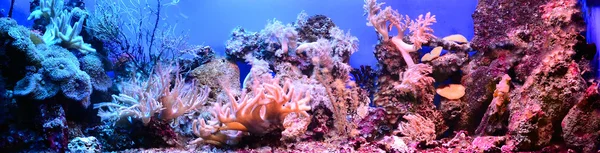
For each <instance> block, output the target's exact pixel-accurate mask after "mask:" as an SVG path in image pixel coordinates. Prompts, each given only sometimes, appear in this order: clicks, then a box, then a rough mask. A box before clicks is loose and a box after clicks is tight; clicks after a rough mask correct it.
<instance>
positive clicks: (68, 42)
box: [28, 0, 96, 54]
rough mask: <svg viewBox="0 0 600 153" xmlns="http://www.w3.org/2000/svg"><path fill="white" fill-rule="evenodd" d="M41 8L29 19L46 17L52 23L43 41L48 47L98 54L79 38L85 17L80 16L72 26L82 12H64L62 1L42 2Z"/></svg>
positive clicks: (48, 0) (79, 10)
mask: <svg viewBox="0 0 600 153" xmlns="http://www.w3.org/2000/svg"><path fill="white" fill-rule="evenodd" d="M40 3H41V5H40V8H39V9H38V10H36V11H33V12H31V14H30V15H29V18H28V19H30V20H31V19H39V18H41V17H45V18H46V19H48V20H50V21H51V23H50V24H48V25H47V26H46V32H45V33H44V36H43V39H42V40H43V41H44V43H46V44H47V45H54V44H60V45H61V46H63V47H65V48H74V49H78V50H79V51H81V52H82V53H84V54H86V53H88V52H96V50H95V49H94V48H92V47H91V45H90V44H87V43H85V42H83V38H82V37H81V36H79V33H81V29H82V27H83V22H84V20H85V17H86V16H85V15H83V16H80V17H79V20H78V21H77V22H75V24H73V26H71V19H72V18H73V15H74V14H75V13H80V12H82V10H81V9H79V8H77V7H76V8H73V10H71V11H67V10H63V9H64V8H63V5H62V4H63V3H64V2H63V1H62V0H41V1H40Z"/></svg>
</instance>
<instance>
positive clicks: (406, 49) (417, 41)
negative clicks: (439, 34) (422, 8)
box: [363, 0, 436, 67]
mask: <svg viewBox="0 0 600 153" xmlns="http://www.w3.org/2000/svg"><path fill="white" fill-rule="evenodd" d="M383 4H385V3H377V0H365V4H364V5H363V9H364V10H365V15H367V20H368V21H369V22H368V23H367V25H368V26H373V27H374V28H375V30H376V31H377V32H378V33H379V34H380V35H381V37H382V40H383V41H384V42H387V41H389V35H388V32H389V31H391V30H392V27H396V29H397V30H398V35H396V36H394V37H393V38H392V40H391V41H392V43H393V44H394V45H395V46H396V48H397V49H398V50H399V51H400V52H401V53H402V57H403V59H404V61H405V62H406V64H407V65H408V66H409V67H410V66H412V65H414V64H415V62H414V61H413V60H412V58H411V57H410V54H409V53H410V52H415V51H417V50H419V49H421V45H422V44H423V43H426V42H427V41H429V39H431V38H435V36H434V35H433V34H431V33H432V32H433V29H431V28H429V26H431V25H432V24H433V23H435V22H436V19H435V15H431V14H430V13H427V14H426V15H425V16H423V15H419V17H418V18H417V19H416V20H414V21H412V20H410V18H409V17H408V16H406V17H402V15H400V14H399V13H398V11H396V10H393V9H392V8H391V7H389V6H388V7H386V8H385V9H383V10H381V6H382V5H383ZM407 29H408V30H410V33H411V37H410V40H411V42H412V45H411V44H407V43H405V42H404V41H402V38H403V37H404V33H405V32H406V30H407Z"/></svg>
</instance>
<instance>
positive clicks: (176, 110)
mask: <svg viewBox="0 0 600 153" xmlns="http://www.w3.org/2000/svg"><path fill="white" fill-rule="evenodd" d="M174 70H175V67H163V66H159V67H157V69H156V72H155V74H154V75H153V76H151V77H150V78H149V79H148V80H147V81H139V80H138V79H133V80H130V81H129V82H124V83H122V85H121V92H122V94H120V95H118V96H115V95H113V99H114V100H113V103H111V102H104V103H99V104H95V105H94V108H96V109H100V110H99V112H98V116H100V117H101V118H102V120H108V121H116V120H119V119H120V118H122V117H129V116H133V117H134V118H139V119H141V120H142V121H143V122H144V124H148V122H149V121H150V118H152V117H154V114H155V113H157V112H160V114H159V117H160V118H161V119H163V120H171V119H174V118H176V117H179V116H181V115H183V114H185V113H188V112H190V111H192V110H196V109H198V108H199V107H201V106H202V105H203V104H204V101H205V100H206V98H207V97H208V93H209V91H210V89H209V88H208V87H203V88H197V87H196V85H195V84H196V83H195V82H192V83H191V84H190V85H186V84H185V82H184V79H183V78H182V76H181V75H179V74H177V75H176V76H175V80H172V78H171V72H174ZM171 82H174V84H171ZM171 86H173V87H172V88H171ZM115 102H116V103H115ZM102 108H106V109H102Z"/></svg>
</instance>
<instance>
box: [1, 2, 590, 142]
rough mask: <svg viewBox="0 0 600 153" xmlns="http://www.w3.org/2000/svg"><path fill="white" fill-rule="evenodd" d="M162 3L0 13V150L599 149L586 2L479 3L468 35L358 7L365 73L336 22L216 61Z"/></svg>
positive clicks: (232, 47) (274, 33)
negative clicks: (368, 61)
mask: <svg viewBox="0 0 600 153" xmlns="http://www.w3.org/2000/svg"><path fill="white" fill-rule="evenodd" d="M156 2H157V3H156V7H154V6H151V5H149V4H154V3H148V2H147V1H146V2H142V1H130V2H127V4H126V3H123V2H121V3H119V2H117V3H115V2H112V1H109V0H99V1H98V3H97V4H96V5H97V6H96V7H95V9H94V12H87V10H86V7H85V3H84V2H83V1H82V0H69V1H67V2H65V1H64V0H34V1H32V2H31V3H30V4H31V11H32V12H31V14H30V16H29V17H28V20H33V22H34V25H33V27H31V28H27V27H24V26H20V25H18V24H17V22H16V21H15V20H13V19H10V18H0V76H1V77H0V116H1V117H0V140H5V141H0V150H2V151H5V152H107V151H108V152H598V149H600V148H599V145H600V132H599V131H600V115H599V113H598V112H600V102H599V101H600V93H599V92H598V90H599V85H598V81H596V80H595V79H596V78H594V77H595V76H594V75H593V72H594V69H593V67H592V66H591V64H590V63H592V62H594V61H593V59H592V58H593V57H594V55H595V51H593V50H590V49H593V48H594V47H590V45H588V44H586V42H585V41H586V40H585V39H586V38H585V37H583V36H581V33H582V32H583V31H584V28H583V27H584V22H583V18H582V12H581V10H580V6H579V5H580V4H579V3H578V1H577V0H539V1H520V0H480V1H479V3H478V4H477V8H476V11H475V12H474V14H473V21H474V25H475V28H474V31H475V37H474V38H473V39H472V40H468V39H467V38H466V37H465V36H462V35H461V34H453V35H449V36H445V37H443V38H439V37H437V36H435V35H434V29H433V26H432V25H433V24H434V23H436V22H438V21H439V22H441V23H449V22H447V21H444V20H448V19H441V18H436V16H435V15H434V14H432V13H429V12H423V13H424V14H422V15H418V16H417V17H416V18H413V19H411V18H410V17H409V16H408V15H401V14H400V13H399V11H398V10H395V9H394V8H392V7H391V6H385V7H384V5H385V3H378V2H377V1H376V0H364V5H363V9H364V13H365V14H364V15H365V17H366V21H367V22H366V26H370V27H373V30H374V32H376V35H373V37H374V38H377V39H378V40H379V41H378V42H377V44H374V48H373V55H374V56H375V58H376V60H377V64H378V65H377V67H372V66H360V67H354V68H353V67H352V66H350V64H349V63H350V60H351V58H350V57H351V56H352V54H354V53H355V52H357V51H359V48H358V38H357V37H355V36H353V35H352V33H350V32H349V31H344V30H342V28H341V27H338V26H337V25H336V23H334V19H333V18H329V17H328V16H326V15H321V14H318V15H309V14H307V13H306V12H304V11H302V12H301V13H300V14H298V16H297V18H296V20H295V21H294V22H287V23H286V22H284V21H281V20H276V19H272V20H268V21H267V22H266V24H265V26H264V28H263V29H261V30H258V31H257V32H252V31H247V30H245V29H244V28H242V27H236V28H234V29H233V31H232V32H231V35H230V38H229V39H228V40H227V41H226V43H225V50H224V53H225V57H219V56H218V54H217V53H218V52H219V50H213V48H211V47H209V46H205V45H191V44H188V38H189V37H190V36H189V35H187V33H185V32H182V33H181V34H177V33H175V31H176V26H170V25H167V26H166V27H162V24H159V23H160V21H163V20H166V16H165V13H164V12H165V11H166V10H164V8H166V7H168V6H176V5H177V4H178V2H179V1H170V2H166V3H165V1H160V0H159V1H156ZM137 9H140V10H151V11H150V13H146V12H145V11H139V10H137ZM161 10H162V13H161ZM434 12H435V11H434ZM148 21H151V22H148ZM136 23H137V24H136ZM83 28H85V30H84V29H83ZM392 31H394V32H397V33H392ZM375 36H376V37H375ZM214 49H218V48H214ZM244 63H245V64H248V65H250V66H251V68H250V71H249V73H248V74H247V75H246V74H242V73H243V72H244V69H243V68H244V67H243V66H240V67H238V64H244ZM240 68H241V69H242V70H240ZM241 75H246V76H245V77H243V78H244V79H243V80H241V79H240V78H242V76H241ZM89 105H92V106H93V109H92V108H87V107H88V106H89Z"/></svg>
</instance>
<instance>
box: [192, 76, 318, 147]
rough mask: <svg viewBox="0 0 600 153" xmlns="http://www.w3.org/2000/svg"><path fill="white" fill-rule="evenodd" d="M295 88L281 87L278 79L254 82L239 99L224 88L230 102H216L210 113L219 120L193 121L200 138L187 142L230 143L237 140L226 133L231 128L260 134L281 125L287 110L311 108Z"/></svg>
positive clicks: (306, 97) (307, 96) (287, 84)
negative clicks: (216, 121) (212, 111)
mask: <svg viewBox="0 0 600 153" xmlns="http://www.w3.org/2000/svg"><path fill="white" fill-rule="evenodd" d="M295 89H296V88H294V86H293V85H292V84H291V83H290V82H289V81H286V82H285V83H284V85H283V87H282V86H281V85H279V80H278V79H273V80H271V81H269V82H266V83H263V84H259V83H258V82H257V81H255V82H254V83H253V87H252V91H251V92H242V95H241V97H240V98H239V99H236V97H235V96H234V95H233V94H231V92H230V91H229V89H226V90H225V91H226V92H227V95H228V96H229V99H230V103H227V104H225V105H223V106H221V105H220V104H217V105H216V106H215V112H214V113H213V115H214V116H215V118H216V120H218V122H219V123H215V121H214V120H210V121H208V122H207V121H206V120H204V119H198V120H196V121H194V122H193V123H194V124H193V131H194V133H196V136H198V137H200V138H198V139H196V140H194V141H192V142H190V144H196V143H200V142H206V143H211V144H217V145H221V144H224V143H225V144H231V142H233V141H232V139H239V137H233V136H232V135H237V136H239V135H238V134H227V133H229V132H231V131H239V132H244V133H245V132H249V133H251V134H257V135H262V134H265V133H268V132H270V131H272V130H273V129H276V128H281V127H282V122H283V120H284V118H285V117H286V116H287V115H288V114H290V113H297V114H298V115H303V116H309V114H308V113H307V112H306V111H308V110H310V109H311V108H310V106H308V102H309V101H310V100H311V99H310V94H309V93H303V92H297V91H296V90H295ZM207 123H208V124H207Z"/></svg>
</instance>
